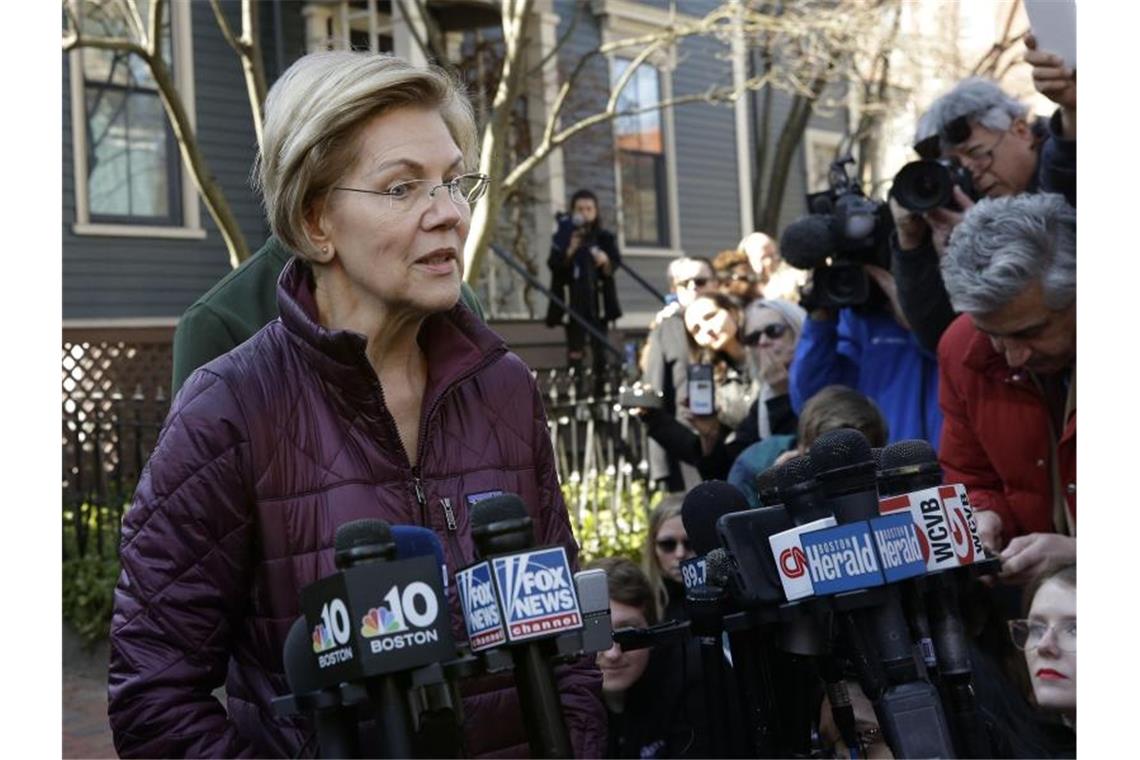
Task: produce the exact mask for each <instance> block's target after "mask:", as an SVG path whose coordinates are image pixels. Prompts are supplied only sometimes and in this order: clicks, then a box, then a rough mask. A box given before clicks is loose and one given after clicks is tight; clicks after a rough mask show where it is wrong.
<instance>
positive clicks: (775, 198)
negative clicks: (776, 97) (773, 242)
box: [759, 78, 825, 230]
mask: <svg viewBox="0 0 1140 760" xmlns="http://www.w3.org/2000/svg"><path fill="white" fill-rule="evenodd" d="M824 85H825V82H824V80H823V79H822V78H820V79H816V80H815V81H814V82H812V86H811V91H812V97H810V98H809V97H807V96H805V95H797V96H796V97H795V100H793V101H792V108H791V111H790V112H789V113H788V118H787V120H786V121H785V122H784V128H783V129H782V130H780V139H779V141H778V142H777V143H776V151H775V153H774V154H773V155H772V176H771V180H770V181H769V182H768V202H767V203H765V204H764V213H763V215H762V216H760V217H759V219H760V225H761V226H760V229H762V230H775V229H777V228H778V226H779V222H780V209H781V208H782V206H783V204H784V188H785V187H786V186H787V184H788V174H789V173H790V172H791V168H792V159H794V158H795V156H796V148H797V147H799V144H800V142H801V141H802V140H803V136H804V130H805V129H806V128H807V123H808V119H810V118H811V113H812V108H813V107H814V102H815V99H816V98H818V97H819V95H820V93H822V92H823V88H824Z"/></svg>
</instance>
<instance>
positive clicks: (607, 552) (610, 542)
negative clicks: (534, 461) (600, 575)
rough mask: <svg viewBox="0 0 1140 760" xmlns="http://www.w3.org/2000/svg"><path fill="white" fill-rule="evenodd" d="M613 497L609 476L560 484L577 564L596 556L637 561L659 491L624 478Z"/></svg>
mask: <svg viewBox="0 0 1140 760" xmlns="http://www.w3.org/2000/svg"><path fill="white" fill-rule="evenodd" d="M625 483H627V484H628V485H625V486H624V487H623V488H622V490H621V491H620V493H618V494H617V499H616V504H615V499H614V479H613V476H611V475H604V474H603V475H598V476H596V477H587V478H586V479H584V480H579V481H568V482H565V483H563V484H562V496H563V498H564V499H565V500H566V506H567V507H568V508H569V510H570V524H571V526H572V527H573V529H574V538H575V539H576V540H577V541H578V546H579V547H580V549H581V551H580V554H579V556H578V561H579V563H580V564H583V565H584V564H586V563H587V562H589V561H590V560H594V559H598V558H599V557H627V558H628V559H631V560H633V561H634V562H637V563H640V562H641V547H642V545H643V544H644V543H645V532H646V530H648V527H649V526H648V518H649V512H650V511H651V510H652V508H653V507H654V506H656V504H657V502H658V501H660V500H661V497H662V494H661V493H655V494H652V495H650V494H647V493H646V490H645V482H644V481H641V480H633V481H632V482H631V481H629V480H626V481H625Z"/></svg>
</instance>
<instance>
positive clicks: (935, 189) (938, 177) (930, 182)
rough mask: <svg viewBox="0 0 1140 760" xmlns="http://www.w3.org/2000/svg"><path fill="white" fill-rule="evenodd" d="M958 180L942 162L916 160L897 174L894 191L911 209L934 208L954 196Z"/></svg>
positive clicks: (947, 201)
mask: <svg viewBox="0 0 1140 760" xmlns="http://www.w3.org/2000/svg"><path fill="white" fill-rule="evenodd" d="M953 186H954V181H953V179H952V178H951V176H950V172H949V171H948V170H947V169H946V167H945V166H943V165H942V164H941V163H939V162H938V161H912V162H910V163H909V164H907V165H906V166H904V167H903V168H902V169H900V170H899V173H898V174H896V175H895V181H894V185H893V187H892V188H891V194H892V195H894V197H895V199H896V200H897V201H898V202H899V205H900V206H902V207H903V208H905V209H908V210H910V211H919V212H922V211H931V210H933V209H936V208H938V207H940V206H945V205H946V204H947V203H949V202H950V200H951V199H952V198H953V190H952V188H953Z"/></svg>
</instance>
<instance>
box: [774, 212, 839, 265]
mask: <svg viewBox="0 0 1140 760" xmlns="http://www.w3.org/2000/svg"><path fill="white" fill-rule="evenodd" d="M834 253H835V242H834V239H833V237H832V234H831V217H830V216H828V215H826V214H808V215H807V216H804V217H800V218H799V219H797V220H796V221H794V222H792V223H791V224H789V225H788V226H787V227H785V228H784V232H783V234H781V235H780V256H781V257H783V259H784V261H787V262H788V263H789V264H791V265H792V266H794V267H795V268H796V269H815V268H816V267H817V266H820V265H822V264H823V263H824V261H825V260H826V259H827V257H828V256H832V255H834Z"/></svg>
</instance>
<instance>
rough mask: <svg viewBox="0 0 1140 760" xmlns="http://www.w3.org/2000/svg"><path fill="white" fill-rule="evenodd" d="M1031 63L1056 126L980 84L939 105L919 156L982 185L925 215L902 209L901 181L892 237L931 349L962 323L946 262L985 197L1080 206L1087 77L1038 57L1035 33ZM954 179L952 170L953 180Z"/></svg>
mask: <svg viewBox="0 0 1140 760" xmlns="http://www.w3.org/2000/svg"><path fill="white" fill-rule="evenodd" d="M1025 44H1026V47H1027V48H1028V51H1027V52H1026V55H1025V60H1026V61H1027V62H1028V63H1029V64H1030V65H1031V66H1032V67H1033V84H1034V87H1036V88H1037V91H1038V92H1040V93H1041V94H1043V95H1045V96H1046V97H1047V98H1049V99H1050V100H1052V101H1053V102H1055V103H1057V105H1058V108H1057V110H1056V111H1055V112H1054V113H1053V115H1052V117H1051V118H1048V119H1045V118H1041V119H1039V120H1037V121H1036V122H1035V123H1033V124H1031V123H1030V122H1029V108H1028V107H1027V106H1025V105H1023V104H1022V103H1020V102H1018V101H1017V100H1016V99H1015V98H1013V97H1011V96H1009V95H1007V94H1006V93H1005V92H1003V91H1002V89H1001V88H1000V87H998V85H997V84H995V83H994V82H992V81H990V80H987V79H982V78H979V77H971V78H969V79H965V80H963V81H961V82H959V83H958V84H957V85H956V86H955V87H954V89H952V90H950V92H948V93H946V94H945V95H943V96H942V97H940V98H938V99H937V100H936V101H934V103H933V104H932V105H931V106H930V108H929V109H928V110H927V111H926V113H924V114H923V115H922V118H920V119H919V122H918V128H917V130H916V135H915V136H916V143H915V146H914V148H915V151H916V152H917V153H918V154H919V155H920V156H922V158H923V159H927V160H931V161H933V160H938V159H942V160H943V161H944V162H946V161H949V162H952V164H951V165H954V164H956V165H957V166H958V167H960V171H962V173H964V174H966V175H967V176H968V177H969V184H972V186H973V191H974V192H973V196H974V197H973V198H971V197H970V196H971V194H970V193H967V192H964V191H963V190H962V188H961V187H960V184H963V183H955V187H954V188H953V197H952V202H951V203H950V204H948V205H952V206H954V207H956V208H953V209H951V208H948V207H940V208H935V209H933V210H929V211H925V212H921V213H920V212H917V211H914V210H910V209H907V208H904V206H903V204H900V203H899V198H898V197H897V196H898V189H899V188H898V184H899V183H898V179H897V178H896V187H895V190H892V193H891V199H890V205H891V213H892V214H893V215H894V219H895V227H896V234H895V235H892V236H891V272H892V274H894V276H895V281H896V283H897V286H898V299H899V303H900V306H901V308H902V311H903V313H904V315H905V316H906V319H907V321H908V322H909V324H910V326H911V329H912V330H914V333H915V336H916V337H917V338H918V340H919V342H920V343H921V344H922V346H923V347H924V348H926V349H927V350H929V351H931V352H934V351H937V349H938V340H939V339H940V338H941V337H942V333H943V332H944V331H945V330H946V328H947V327H949V325H950V323H951V322H952V321H953V320H954V317H955V316H957V313H956V312H955V310H954V308H953V306H951V304H950V299H949V298H948V297H947V295H946V288H945V287H944V286H943V284H942V276H941V275H940V273H939V270H938V263H939V259H941V257H942V256H943V255H944V254H945V250H946V242H947V240H948V238H949V237H950V232H951V230H953V229H954V227H955V226H957V224H958V223H959V222H961V220H962V215H963V214H964V213H965V212H966V211H967V210H968V209H969V208H970V207H971V206H972V205H973V204H974V200H976V199H978V198H999V197H1004V196H1011V195H1019V194H1021V193H1038V192H1052V193H1060V194H1062V195H1063V196H1064V197H1065V200H1066V201H1068V202H1069V204H1070V205H1072V206H1074V207H1075V206H1076V205H1077V79H1076V72H1075V70H1073V69H1070V68H1068V67H1066V66H1065V65H1064V62H1063V61H1062V60H1061V59H1060V58H1059V57H1058V56H1056V55H1054V54H1052V53H1048V52H1045V51H1041V50H1038V49H1037V42H1036V40H1035V39H1034V37H1033V36H1032V35H1029V36H1028V37H1027V38H1026V41H1025ZM951 173H952V172H951Z"/></svg>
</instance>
